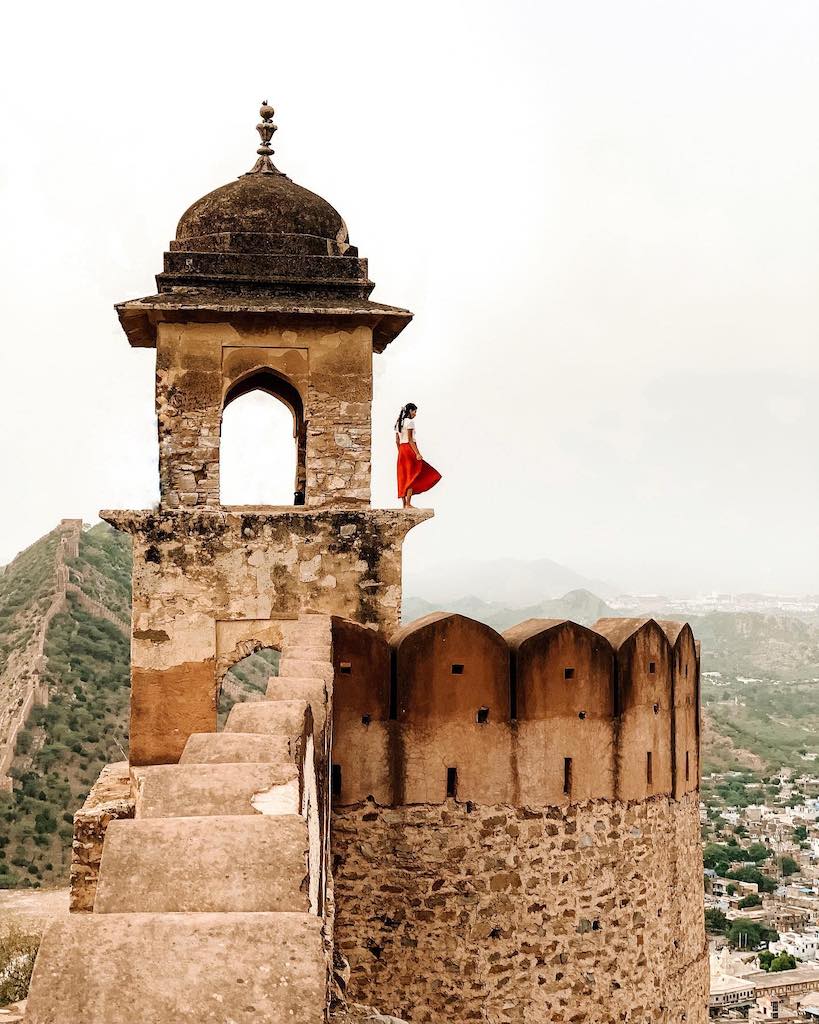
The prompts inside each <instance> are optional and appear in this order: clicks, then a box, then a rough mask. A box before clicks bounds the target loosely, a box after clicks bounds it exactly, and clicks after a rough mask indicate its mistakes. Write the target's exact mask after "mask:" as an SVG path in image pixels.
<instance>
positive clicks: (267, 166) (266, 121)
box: [247, 100, 282, 174]
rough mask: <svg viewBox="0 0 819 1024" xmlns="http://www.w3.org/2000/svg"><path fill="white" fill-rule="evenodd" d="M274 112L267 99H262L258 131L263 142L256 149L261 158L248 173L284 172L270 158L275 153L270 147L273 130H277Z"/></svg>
mask: <svg viewBox="0 0 819 1024" xmlns="http://www.w3.org/2000/svg"><path fill="white" fill-rule="evenodd" d="M274 113H275V111H274V109H273V108H272V107H271V106H270V104H269V103H268V102H267V100H262V105H261V107H260V108H259V117H261V121H260V122H259V123H258V124H257V125H256V131H257V132H258V133H259V137H260V138H261V140H262V144H261V146H259V148H258V149H257V150H256V152H257V153H258V154H259V159H258V160H257V161H256V163H255V164H254V165H253V166H252V167H251V169H250V170H249V171H248V172H247V173H248V174H281V173H282V172H281V171H280V170H278V168H277V167H276V166H275V165H274V164H273V161H272V160H271V159H270V157H271V156H272V155H273V150H272V149H271V148H270V140H271V139H272V138H273V132H275V130H276V126H275V124H273V115H274Z"/></svg>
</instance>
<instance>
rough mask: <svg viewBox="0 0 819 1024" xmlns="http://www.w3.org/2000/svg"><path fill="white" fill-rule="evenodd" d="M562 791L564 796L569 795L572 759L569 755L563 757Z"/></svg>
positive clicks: (570, 791) (570, 790)
mask: <svg viewBox="0 0 819 1024" xmlns="http://www.w3.org/2000/svg"><path fill="white" fill-rule="evenodd" d="M563 792H564V793H565V794H566V796H571V793H572V759H571V758H570V757H564V758H563Z"/></svg>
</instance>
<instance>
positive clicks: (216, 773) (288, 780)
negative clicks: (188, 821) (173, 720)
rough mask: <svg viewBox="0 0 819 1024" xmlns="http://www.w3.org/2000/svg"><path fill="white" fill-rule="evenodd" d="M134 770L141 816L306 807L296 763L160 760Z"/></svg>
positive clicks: (281, 810)
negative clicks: (181, 761)
mask: <svg viewBox="0 0 819 1024" xmlns="http://www.w3.org/2000/svg"><path fill="white" fill-rule="evenodd" d="M255 731H258V730H255ZM132 771H133V775H134V780H135V781H136V814H135V817H136V818H196V817H210V816H212V815H216V814H221V815H230V814H298V813H299V810H300V806H299V772H298V769H297V767H296V766H295V764H158V765H150V766H147V767H145V768H134V769H132Z"/></svg>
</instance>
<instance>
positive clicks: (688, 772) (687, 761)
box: [685, 750, 691, 782]
mask: <svg viewBox="0 0 819 1024" xmlns="http://www.w3.org/2000/svg"><path fill="white" fill-rule="evenodd" d="M690 777H691V759H690V757H689V756H688V751H687V750H686V752H685V781H686V782H688V781H689V779H690Z"/></svg>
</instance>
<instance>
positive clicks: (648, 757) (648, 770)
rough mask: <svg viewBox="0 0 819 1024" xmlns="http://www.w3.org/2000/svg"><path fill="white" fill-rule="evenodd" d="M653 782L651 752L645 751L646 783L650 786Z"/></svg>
mask: <svg viewBox="0 0 819 1024" xmlns="http://www.w3.org/2000/svg"><path fill="white" fill-rule="evenodd" d="M652 781H653V769H652V766H651V751H650V750H648V751H646V783H647V784H648V785H649V786H650V785H651V784H652Z"/></svg>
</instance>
